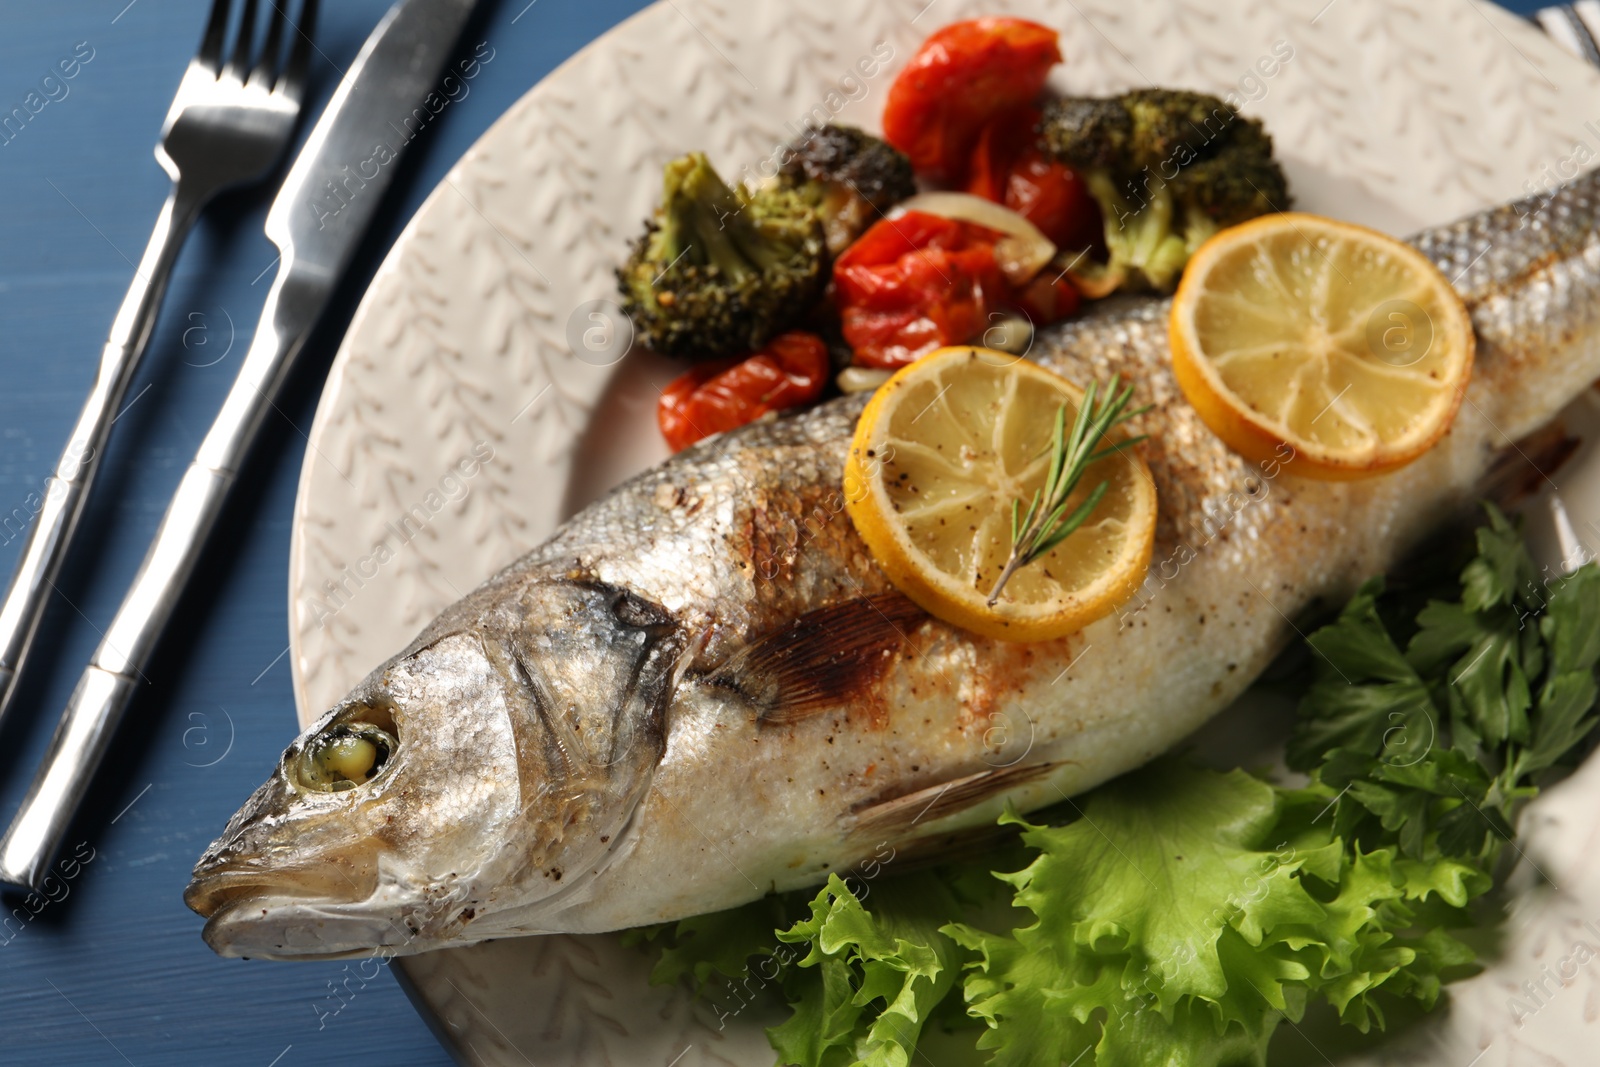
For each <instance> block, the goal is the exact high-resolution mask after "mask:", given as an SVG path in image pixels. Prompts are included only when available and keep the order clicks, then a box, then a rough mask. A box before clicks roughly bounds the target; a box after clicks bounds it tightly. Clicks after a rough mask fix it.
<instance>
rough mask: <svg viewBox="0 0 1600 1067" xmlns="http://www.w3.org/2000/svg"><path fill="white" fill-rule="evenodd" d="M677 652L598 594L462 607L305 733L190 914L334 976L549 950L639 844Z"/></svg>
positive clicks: (227, 940) (219, 844)
mask: <svg viewBox="0 0 1600 1067" xmlns="http://www.w3.org/2000/svg"><path fill="white" fill-rule="evenodd" d="M474 601H475V602H474ZM485 601H487V603H485ZM469 602H474V603H472V604H469ZM464 605H465V606H467V607H464ZM468 608H470V610H468ZM681 645H682V642H681V641H679V640H678V638H677V632H676V629H675V628H674V627H673V625H672V624H671V620H670V619H669V618H668V617H667V616H666V615H665V613H664V612H663V611H661V609H659V608H657V607H656V606H654V605H652V604H649V603H647V602H645V601H642V600H640V599H639V598H638V597H636V596H634V595H633V594H630V593H626V592H621V591H618V590H616V589H613V588H611V587H608V586H603V585H599V584H597V583H588V582H578V581H572V580H568V579H565V578H553V579H546V580H535V581H529V582H524V583H518V586H517V587H516V588H515V589H513V590H511V591H510V592H509V593H507V592H504V591H502V595H501V596H500V597H499V598H493V597H481V596H478V595H476V594H475V595H474V597H469V598H468V601H464V602H463V603H462V604H461V605H457V606H456V607H455V608H453V609H451V610H450V611H449V612H447V613H446V615H445V616H442V617H441V619H440V620H439V621H438V622H436V623H435V624H434V625H433V626H432V627H430V628H429V630H428V631H427V632H425V633H424V634H423V636H422V637H420V638H419V639H418V640H417V642H416V643H414V644H413V645H412V646H411V648H409V649H407V650H406V651H405V652H403V653H401V654H400V655H399V656H396V657H395V658H394V659H392V660H390V661H389V662H388V663H386V664H385V665H384V666H382V667H380V668H379V669H378V670H376V671H374V672H373V673H372V675H370V676H369V677H368V678H367V679H366V681H364V682H363V683H362V684H361V685H360V686H358V687H357V688H356V689H355V690H354V691H353V692H351V693H350V695H349V696H347V697H346V698H345V699H344V700H343V701H341V702H340V703H339V704H338V705H337V706H336V707H334V708H333V709H332V710H330V711H329V712H328V713H327V714H325V715H323V716H322V718H321V719H319V720H318V721H317V722H316V723H314V724H313V725H312V726H311V727H309V728H308V729H307V730H306V731H305V732H304V733H302V734H301V735H300V737H298V738H297V739H296V740H295V741H294V743H293V744H291V745H290V746H289V747H288V749H287V750H286V751H285V752H284V753H283V757H282V759H281V760H280V761H279V763H278V765H277V767H276V768H275V769H274V771H273V773H272V775H271V777H270V778H269V779H268V780H267V781H266V783H265V784H263V785H262V786H261V787H260V788H258V789H257V790H256V791H255V793H254V794H253V795H252V796H251V797H250V799H249V800H248V801H247V802H246V803H245V805H244V807H243V808H241V809H240V810H239V812H238V813H237V814H235V815H234V817H233V818H232V819H231V820H230V821H229V823H228V825H227V827H226V828H225V829H224V831H223V833H222V835H221V836H220V837H219V838H218V839H217V840H216V841H215V842H213V843H212V844H211V846H210V847H209V848H208V849H207V850H206V851H205V853H204V854H203V855H202V856H201V857H200V860H199V862H198V863H197V864H196V866H195V869H194V876H193V880H192V881H191V882H190V885H189V887H188V889H187V890H186V892H185V894H184V899H185V901H186V902H187V903H188V904H189V906H190V907H191V908H193V909H194V910H195V911H196V912H198V913H200V914H201V915H202V916H205V917H206V919H207V922H206V927H205V932H204V936H205V938H206V941H207V942H208V943H209V944H210V945H211V947H212V948H213V949H215V950H216V951H217V952H219V953H221V954H223V955H229V956H250V957H262V958H276V959H334V958H341V957H350V956H359V955H370V954H373V953H380V954H384V955H400V954H406V953H411V952H419V951H424V950H428V949H434V948H440V947H444V946H447V945H453V944H466V943H471V942H473V941H478V940H482V939H484V938H486V937H495V936H503V935H505V934H507V933H524V932H536V931H537V930H538V929H539V926H538V920H539V917H540V916H541V915H543V914H546V913H549V912H551V911H553V910H557V909H559V908H561V907H563V906H565V904H566V903H567V902H569V901H570V900H571V899H572V898H573V897H575V896H577V897H581V895H582V893H583V890H584V888H585V887H586V884H587V883H588V882H589V881H590V880H591V879H592V878H593V877H594V875H596V874H597V873H598V872H599V871H600V870H601V869H602V868H603V867H604V866H606V865H608V864H609V862H610V860H611V859H612V858H614V857H615V856H616V855H617V854H618V852H619V850H621V849H623V848H624V847H626V845H627V844H628V842H629V838H628V837H627V835H626V833H625V831H626V830H627V828H628V823H629V820H630V819H631V816H632V814H633V810H634V808H635V807H636V806H637V804H638V801H639V798H640V797H641V796H642V795H643V793H644V791H645V788H646V787H647V786H648V784H649V781H650V775H651V773H652V772H653V770H654V767H655V765H656V763H657V762H658V761H659V759H660V756H661V752H662V750H663V748H664V740H663V738H664V734H663V730H662V721H661V720H662V716H663V712H664V708H665V705H666V704H667V702H668V700H669V696H668V694H669V691H670V688H671V686H672V685H673V684H674V682H675V680H676V676H677V673H678V671H677V666H676V665H677V662H678V660H679V659H680V656H679V652H680V651H681Z"/></svg>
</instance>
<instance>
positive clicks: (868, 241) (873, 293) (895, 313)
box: [833, 211, 1010, 369]
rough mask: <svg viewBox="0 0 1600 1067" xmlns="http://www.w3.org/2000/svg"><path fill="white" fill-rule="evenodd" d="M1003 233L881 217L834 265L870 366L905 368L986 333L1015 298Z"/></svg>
mask: <svg viewBox="0 0 1600 1067" xmlns="http://www.w3.org/2000/svg"><path fill="white" fill-rule="evenodd" d="M998 237H999V235H998V234H996V233H995V232H994V231H993V230H990V229H988V228H986V227H983V226H978V225H976V224H974V223H970V222H962V221H960V220H957V219H947V218H944V217H943V216H940V215H930V214H927V213H926V212H922V211H908V212H906V213H905V214H904V215H901V216H899V217H897V218H893V219H880V220H879V221H878V222H876V223H874V224H873V226H872V228H871V229H870V230H868V231H867V232H866V233H864V234H862V235H861V238H860V239H859V240H858V241H856V243H855V244H853V245H851V246H850V247H849V248H848V249H846V250H845V252H844V254H843V255H841V256H840V257H839V258H838V260H836V261H835V262H834V265H833V283H834V300H835V302H836V303H837V304H838V306H839V317H840V321H841V325H842V327H843V331H844V339H845V340H846V341H848V342H849V344H850V347H851V349H852V350H853V351H854V352H855V362H856V363H857V365H859V366H863V367H883V368H890V369H892V368H895V367H903V366H905V365H906V364H907V363H910V362H911V361H912V360H914V359H916V358H917V357H918V356H923V355H926V354H927V353H929V352H932V351H933V350H934V349H936V348H940V347H943V346H944V345H955V344H960V343H962V342H963V341H969V340H971V339H972V338H974V337H976V336H977V335H978V334H979V333H981V332H982V331H983V329H984V327H985V326H986V325H988V322H989V312H990V311H991V310H993V309H995V308H997V307H999V306H1001V305H1003V304H1006V303H1008V302H1009V300H1010V293H1009V290H1008V288H1007V286H1006V282H1005V277H1004V276H1003V275H1002V274H1001V273H1000V267H999V265H998V263H997V262H996V260H995V256H994V243H995V241H996V240H997V239H998Z"/></svg>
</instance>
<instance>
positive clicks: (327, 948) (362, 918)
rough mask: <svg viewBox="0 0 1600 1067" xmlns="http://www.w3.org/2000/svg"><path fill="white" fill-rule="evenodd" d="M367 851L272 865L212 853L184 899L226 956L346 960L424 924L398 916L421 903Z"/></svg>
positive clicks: (380, 947) (214, 946)
mask: <svg viewBox="0 0 1600 1067" xmlns="http://www.w3.org/2000/svg"><path fill="white" fill-rule="evenodd" d="M361 851H362V853H363V854H361V855H359V856H357V857H351V856H350V855H349V854H348V853H346V854H345V855H344V856H343V858H342V859H341V860H340V861H339V862H334V861H332V860H322V861H316V860H313V861H311V862H309V863H301V864H297V865H292V866H280V867H271V868H268V867H266V866H264V865H262V864H261V862H260V861H256V862H252V861H250V860H235V859H224V858H221V857H215V858H207V859H204V860H202V861H201V863H200V864H199V865H198V866H196V868H195V871H194V876H193V878H192V879H191V880H190V882H189V885H188V887H187V888H186V889H185V890H184V893H183V901H184V903H185V904H187V905H188V906H189V907H190V908H191V909H192V910H193V911H195V912H196V913H197V914H199V915H200V916H202V917H203V918H204V919H205V920H206V925H205V929H204V930H203V931H202V932H201V936H202V937H204V938H205V941H206V943H207V944H208V945H210V946H211V948H212V949H213V950H214V951H215V952H216V953H217V954H218V955H221V956H247V957H250V958H258V959H296V960H306V959H343V958H349V957H353V956H369V955H372V954H373V953H374V952H379V951H388V949H387V948H386V946H390V945H402V946H403V945H404V943H405V942H406V941H407V940H409V939H411V938H414V937H415V936H416V934H417V932H418V931H416V930H412V929H408V928H407V927H406V926H405V925H404V924H403V922H402V921H401V920H400V919H399V918H397V916H400V915H403V914H404V913H405V911H406V910H407V906H408V905H411V904H414V903H415V902H414V901H411V900H409V899H408V897H409V894H406V893H404V892H403V891H401V887H400V886H399V884H397V883H393V882H391V883H390V884H388V885H384V884H382V881H383V880H382V879H380V877H379V870H378V863H377V862H376V861H377V858H378V857H377V849H376V847H372V848H370V849H366V850H361ZM408 935H409V937H408ZM403 950H404V949H403V948H402V951H403Z"/></svg>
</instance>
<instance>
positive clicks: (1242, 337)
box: [1170, 213, 1474, 479]
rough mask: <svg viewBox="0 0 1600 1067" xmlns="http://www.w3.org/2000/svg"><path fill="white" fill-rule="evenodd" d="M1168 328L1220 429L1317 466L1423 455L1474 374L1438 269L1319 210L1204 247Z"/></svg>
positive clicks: (1341, 467) (1319, 472) (1240, 229)
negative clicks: (1325, 215) (1319, 214)
mask: <svg viewBox="0 0 1600 1067" xmlns="http://www.w3.org/2000/svg"><path fill="white" fill-rule="evenodd" d="M1170 336H1171V342H1172V366H1173V371H1174V373H1175V374H1176V375H1177V379H1178V384H1179V385H1180V386H1182V388H1183V391H1184V394H1185V395H1186V396H1187V397H1188V398H1189V402H1190V403H1191V404H1193V405H1194V407H1195V410H1196V411H1198V412H1199V414H1200V417H1201V418H1202V419H1204V420H1205V422H1206V425H1208V426H1209V427H1211V430H1212V432H1213V433H1215V434H1216V435H1217V436H1218V437H1220V438H1222V440H1224V441H1225V442H1227V443H1228V445H1229V446H1230V447H1232V448H1233V449H1234V450H1235V451H1236V452H1238V453H1240V454H1241V455H1243V456H1245V457H1246V458H1248V459H1251V460H1255V461H1257V462H1266V461H1268V460H1276V461H1277V462H1278V463H1280V464H1282V465H1284V466H1286V467H1288V468H1289V469H1290V470H1292V471H1293V472H1294V473H1295V474H1302V475H1305V476H1307V477H1312V478H1324V479H1344V478H1361V477H1366V476H1368V475H1373V474H1381V473H1383V472H1385V471H1391V470H1394V469H1395V468H1397V467H1401V466H1404V465H1405V464H1407V463H1410V462H1411V461H1412V460H1414V459H1416V458H1417V457H1418V456H1420V455H1422V454H1423V453H1424V452H1426V451H1427V450H1428V449H1429V448H1430V447H1432V445H1433V444H1434V442H1436V441H1438V440H1439V438H1441V437H1442V436H1444V433H1445V431H1446V430H1448V429H1449V428H1450V423H1451V421H1452V420H1453V419H1454V418H1455V414H1456V409H1457V408H1458V407H1459V406H1460V404H1461V398H1462V396H1463V395H1464V394H1465V393H1466V388H1467V381H1468V379H1469V378H1470V377H1471V374H1472V356H1473V343H1474V342H1473V333H1472V322H1471V319H1470V318H1469V317H1468V314H1467V310H1466V308H1465V307H1464V306H1463V305H1462V303H1461V300H1460V298H1458V297H1457V296H1456V294H1455V291H1454V290H1453V289H1451V288H1450V283H1449V282H1448V281H1446V280H1445V277H1444V275H1443V274H1440V273H1439V270H1438V268H1437V267H1435V266H1434V265H1433V264H1432V263H1431V262H1429V261H1428V259H1427V258H1426V257H1424V256H1423V255H1422V254H1421V253H1420V252H1418V251H1417V250H1416V249H1414V248H1412V247H1411V246H1409V245H1406V244H1403V243H1401V242H1399V241H1396V240H1394V239H1393V238H1392V237H1386V236H1384V235H1383V234H1381V233H1377V232H1375V231H1373V230H1368V229H1365V228H1364V227H1361V226H1353V225H1351V224H1349V223H1346V222H1336V221H1334V220H1333V219H1326V218H1322V217H1320V216H1317V215H1305V214H1296V213H1288V214H1281V215H1265V216H1262V217H1261V218H1258V219H1253V220H1252V221H1250V222H1247V223H1245V224H1244V225H1242V226H1236V227H1233V228H1232V229H1228V230H1224V231H1222V232H1221V233H1219V234H1218V235H1217V236H1215V237H1213V238H1212V239H1211V240H1209V241H1207V242H1206V243H1205V244H1204V245H1202V246H1201V247H1200V249H1199V250H1198V251H1196V252H1195V254H1194V256H1193V258H1192V259H1191V260H1190V261H1189V265H1188V267H1187V269H1186V270H1185V271H1184V275H1183V281H1182V282H1181V283H1180V284H1179V285H1178V292H1177V295H1176V296H1175V297H1174V298H1173V303H1172V320H1171V327H1170Z"/></svg>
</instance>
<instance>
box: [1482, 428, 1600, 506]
mask: <svg viewBox="0 0 1600 1067" xmlns="http://www.w3.org/2000/svg"><path fill="white" fill-rule="evenodd" d="M1582 443H1583V441H1582V440H1581V439H1580V438H1577V437H1574V436H1572V435H1571V434H1570V433H1568V432H1567V427H1566V425H1565V424H1564V423H1563V421H1562V420H1561V419H1559V418H1558V419H1556V420H1555V421H1553V422H1551V423H1550V425H1548V426H1545V427H1544V428H1542V429H1538V430H1535V431H1533V432H1532V433H1530V434H1528V435H1527V436H1526V437H1524V438H1522V439H1521V440H1520V441H1517V442H1515V443H1513V444H1509V445H1507V446H1506V447H1505V448H1502V449H1501V450H1500V451H1499V452H1497V453H1495V455H1494V457H1493V458H1492V459H1491V460H1490V461H1489V469H1488V470H1487V471H1485V472H1484V474H1483V476H1482V478H1481V479H1480V480H1479V482H1478V493H1479V495H1481V496H1483V497H1485V498H1487V499H1489V500H1492V501H1494V503H1495V504H1497V505H1499V506H1500V508H1501V509H1502V510H1504V511H1510V510H1512V509H1513V508H1516V507H1518V506H1519V505H1521V504H1522V503H1524V502H1525V501H1527V500H1528V499H1529V498H1530V497H1532V496H1534V495H1535V494H1537V493H1538V492H1540V491H1541V490H1543V489H1544V487H1545V486H1547V485H1552V484H1554V483H1553V482H1551V480H1550V477H1551V475H1553V474H1555V473H1556V472H1557V471H1558V470H1560V469H1561V467H1562V466H1563V465H1564V464H1565V463H1566V462H1567V460H1569V459H1571V458H1572V456H1573V454H1574V453H1575V452H1577V451H1578V446H1579V445H1581V444H1582Z"/></svg>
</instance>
